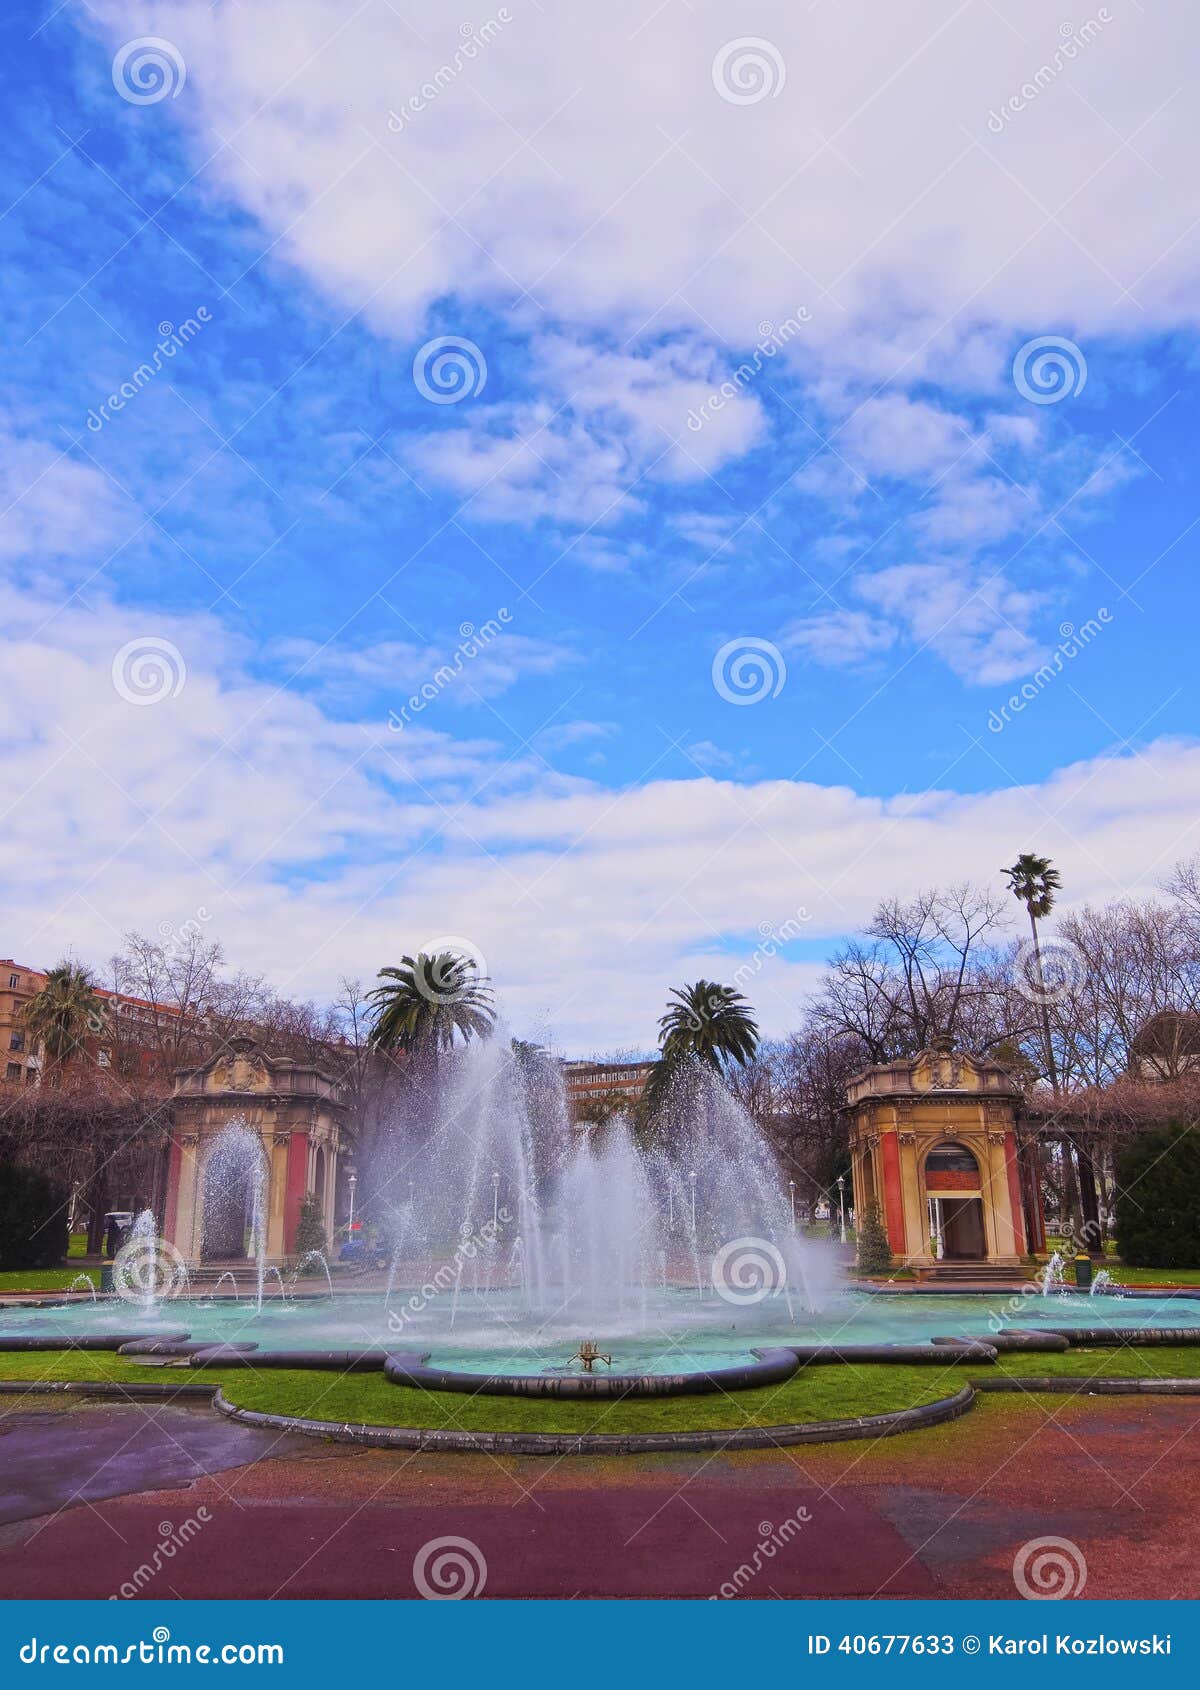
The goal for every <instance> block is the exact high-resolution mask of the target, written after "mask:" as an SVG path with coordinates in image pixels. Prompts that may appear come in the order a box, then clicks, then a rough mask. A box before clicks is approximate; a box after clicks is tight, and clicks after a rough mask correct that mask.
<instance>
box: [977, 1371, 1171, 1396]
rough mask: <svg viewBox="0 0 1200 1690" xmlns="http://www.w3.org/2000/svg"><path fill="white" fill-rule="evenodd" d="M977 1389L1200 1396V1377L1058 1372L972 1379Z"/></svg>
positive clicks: (1099, 1394)
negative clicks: (1087, 1375) (1121, 1376)
mask: <svg viewBox="0 0 1200 1690" xmlns="http://www.w3.org/2000/svg"><path fill="white" fill-rule="evenodd" d="M971 1383H972V1384H973V1385H974V1387H975V1389H976V1390H977V1391H1033V1392H1042V1391H1055V1392H1059V1393H1062V1394H1070V1395H1078V1394H1083V1395H1087V1396H1103V1397H1137V1396H1142V1397H1195V1396H1200V1379H1110V1378H1108V1377H1107V1376H1102V1377H1100V1378H1098V1379H1088V1378H1084V1377H1083V1376H1082V1375H1081V1376H1079V1377H1077V1378H1074V1379H1071V1378H1067V1377H1066V1375H1064V1374H1055V1375H1054V1376H1053V1377H1050V1376H1047V1377H1044V1378H1041V1379H1035V1378H1033V1377H1032V1376H1029V1377H1022V1378H1019V1379H1017V1378H1011V1377H1010V1378H998V1379H997V1378H993V1379H972V1381H971Z"/></svg>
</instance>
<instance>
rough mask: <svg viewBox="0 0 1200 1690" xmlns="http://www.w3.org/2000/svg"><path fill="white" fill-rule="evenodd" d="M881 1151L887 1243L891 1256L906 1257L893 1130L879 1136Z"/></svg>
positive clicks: (901, 1198)
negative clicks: (890, 1249)
mask: <svg viewBox="0 0 1200 1690" xmlns="http://www.w3.org/2000/svg"><path fill="white" fill-rule="evenodd" d="M879 1143H880V1148H881V1150H882V1151H883V1200H884V1215H885V1218H886V1221H887V1234H888V1243H889V1244H890V1245H891V1247H892V1254H893V1256H902V1257H903V1256H907V1254H908V1245H907V1242H906V1237H905V1230H904V1192H903V1189H902V1188H901V1184H900V1146H899V1144H898V1143H897V1140H896V1133H895V1129H894V1128H893V1129H892V1130H890V1131H888V1132H885V1133H883V1134H882V1135H881V1137H880V1140H879Z"/></svg>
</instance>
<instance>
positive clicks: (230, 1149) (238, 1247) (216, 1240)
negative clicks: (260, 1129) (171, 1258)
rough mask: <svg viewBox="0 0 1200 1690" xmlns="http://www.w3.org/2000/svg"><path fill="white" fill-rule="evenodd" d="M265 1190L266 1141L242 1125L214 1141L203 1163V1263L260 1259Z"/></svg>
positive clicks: (226, 1129)
mask: <svg viewBox="0 0 1200 1690" xmlns="http://www.w3.org/2000/svg"><path fill="white" fill-rule="evenodd" d="M266 1190H267V1161H266V1155H265V1152H264V1150H263V1145H262V1141H261V1140H260V1138H259V1137H258V1134H257V1133H255V1132H254V1131H253V1130H252V1129H251V1128H250V1127H248V1126H246V1125H245V1124H244V1123H230V1124H229V1125H228V1126H227V1127H226V1128H225V1129H224V1131H222V1132H220V1133H218V1134H217V1135H216V1137H215V1138H214V1139H213V1141H212V1144H211V1146H210V1148H209V1151H208V1155H207V1157H206V1158H205V1162H204V1180H203V1187H202V1192H203V1201H202V1205H201V1210H200V1221H201V1232H200V1259H201V1261H205V1262H219V1261H239V1260H242V1259H244V1258H245V1257H247V1256H251V1255H254V1254H255V1253H256V1251H257V1249H258V1242H259V1241H258V1238H257V1236H256V1229H258V1228H261V1226H262V1224H263V1220H264V1217H265V1214H266Z"/></svg>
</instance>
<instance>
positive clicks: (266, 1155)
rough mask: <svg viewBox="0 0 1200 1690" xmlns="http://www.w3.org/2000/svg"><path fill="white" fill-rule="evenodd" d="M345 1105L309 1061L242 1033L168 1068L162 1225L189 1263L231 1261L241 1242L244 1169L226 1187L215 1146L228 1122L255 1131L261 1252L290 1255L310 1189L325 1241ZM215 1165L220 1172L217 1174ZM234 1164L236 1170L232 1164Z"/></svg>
mask: <svg viewBox="0 0 1200 1690" xmlns="http://www.w3.org/2000/svg"><path fill="white" fill-rule="evenodd" d="M345 1116H346V1104H345V1101H344V1099H343V1096H342V1093H341V1088H340V1086H339V1084H338V1081H337V1080H336V1079H335V1078H334V1076H333V1075H331V1074H328V1073H326V1072H325V1071H324V1070H323V1069H321V1068H319V1067H317V1066H316V1065H315V1064H313V1063H305V1062H297V1061H293V1059H292V1058H291V1057H284V1056H279V1057H276V1056H270V1055H268V1054H267V1052H266V1051H264V1050H263V1049H262V1048H261V1047H260V1046H259V1045H257V1044H256V1043H255V1041H254V1040H253V1039H250V1038H234V1039H231V1040H230V1041H229V1044H228V1048H226V1049H223V1050H222V1051H220V1052H218V1053H217V1054H216V1055H214V1056H211V1057H209V1059H208V1060H207V1061H206V1062H201V1063H199V1064H197V1065H196V1066H194V1067H190V1068H181V1069H180V1070H179V1071H178V1073H177V1074H176V1076H175V1088H174V1094H173V1098H172V1118H173V1127H172V1138H171V1151H170V1162H169V1167H168V1175H167V1202H166V1214H165V1217H164V1224H163V1233H164V1236H165V1237H167V1238H168V1239H170V1240H171V1242H172V1243H173V1244H174V1245H175V1247H176V1249H177V1250H179V1251H180V1252H181V1254H182V1255H183V1257H184V1259H185V1260H186V1261H187V1262H189V1263H200V1262H205V1261H236V1260H238V1259H241V1258H244V1257H245V1256H246V1254H247V1252H248V1249H249V1205H250V1198H251V1183H252V1182H251V1171H250V1169H249V1168H246V1169H245V1171H244V1174H243V1175H242V1176H241V1182H240V1184H238V1183H237V1180H235V1181H234V1189H232V1190H231V1189H230V1184H231V1182H230V1177H229V1168H228V1163H227V1161H226V1162H224V1163H222V1164H221V1165H220V1167H219V1170H218V1161H217V1159H216V1158H214V1156H213V1150H214V1145H215V1143H216V1140H217V1138H218V1135H219V1134H220V1132H221V1130H222V1128H224V1127H226V1126H228V1125H229V1124H230V1122H231V1121H238V1122H244V1123H245V1125H246V1127H247V1128H248V1129H249V1131H250V1133H252V1134H253V1135H254V1138H255V1139H257V1144H258V1151H259V1152H260V1153H261V1158H262V1166H263V1168H264V1170H265V1192H264V1201H263V1217H264V1221H265V1227H266V1254H267V1259H268V1261H271V1262H274V1263H276V1264H282V1263H284V1262H286V1261H287V1260H288V1259H289V1258H290V1257H292V1256H294V1255H295V1254H296V1228H297V1225H298V1223H299V1219H300V1205H301V1203H302V1202H303V1200H304V1198H305V1197H306V1196H307V1195H309V1194H312V1195H314V1196H315V1197H316V1198H317V1199H318V1202H319V1204H320V1210H321V1217H322V1220H323V1222H324V1227H325V1236H326V1238H327V1239H330V1240H332V1237H333V1230H334V1222H335V1216H336V1212H337V1195H338V1193H337V1186H338V1177H339V1173H340V1172H343V1171H344V1170H343V1169H342V1168H341V1162H342V1156H343V1149H344V1146H343V1131H342V1128H343V1122H344V1120H345ZM218 1171H219V1174H220V1178H219V1179H218ZM235 1173H236V1170H235Z"/></svg>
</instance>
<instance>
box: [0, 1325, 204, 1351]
mask: <svg viewBox="0 0 1200 1690" xmlns="http://www.w3.org/2000/svg"><path fill="white" fill-rule="evenodd" d="M187 1336H188V1334H187V1332H186V1331H184V1330H183V1329H182V1328H178V1327H176V1328H173V1329H171V1330H169V1331H167V1332H93V1333H87V1334H79V1335H77V1336H74V1337H70V1336H68V1335H67V1334H65V1333H58V1334H52V1333H49V1334H48V1333H39V1334H38V1335H37V1336H36V1337H32V1338H16V1337H8V1338H6V1337H0V1351H9V1352H11V1353H12V1354H15V1355H29V1354H31V1353H37V1352H40V1351H43V1350H119V1349H120V1348H121V1346H122V1344H134V1343H137V1342H139V1341H140V1340H142V1339H152V1340H153V1341H154V1342H156V1343H163V1344H178V1343H183V1342H184V1341H185V1340H186V1338H187Z"/></svg>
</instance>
